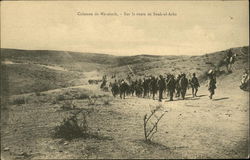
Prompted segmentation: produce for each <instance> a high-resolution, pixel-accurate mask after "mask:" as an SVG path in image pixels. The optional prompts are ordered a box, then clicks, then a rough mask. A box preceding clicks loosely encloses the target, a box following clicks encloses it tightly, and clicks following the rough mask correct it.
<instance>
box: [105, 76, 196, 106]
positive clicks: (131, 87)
mask: <svg viewBox="0 0 250 160" xmlns="http://www.w3.org/2000/svg"><path fill="white" fill-rule="evenodd" d="M109 86H110V87H111V92H112V94H113V96H114V97H116V96H117V95H119V96H120V98H123V99H125V97H126V95H131V96H137V97H142V98H145V97H152V98H153V99H155V96H156V94H157V93H158V95H159V99H158V100H159V101H162V99H163V95H164V93H166V95H167V96H168V97H169V100H170V101H173V98H174V94H175V97H181V98H182V99H185V96H186V91H187V89H188V88H189V86H190V87H191V88H192V95H193V97H195V96H197V92H198V88H199V87H200V84H199V81H198V78H197V77H196V74H195V73H193V77H192V78H191V79H190V80H188V78H187V77H186V74H185V73H182V74H179V75H178V76H177V77H175V76H174V75H173V74H167V76H166V77H163V76H162V75H160V76H159V77H156V76H150V77H144V78H143V79H141V78H140V79H136V80H130V81H129V82H128V81H126V80H124V79H119V80H115V81H114V82H110V85H109Z"/></svg>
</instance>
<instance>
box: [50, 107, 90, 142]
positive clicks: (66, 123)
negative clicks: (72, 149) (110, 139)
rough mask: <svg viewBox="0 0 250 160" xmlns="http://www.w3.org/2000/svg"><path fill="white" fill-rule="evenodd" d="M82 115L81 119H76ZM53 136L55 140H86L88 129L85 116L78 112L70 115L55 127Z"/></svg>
mask: <svg viewBox="0 0 250 160" xmlns="http://www.w3.org/2000/svg"><path fill="white" fill-rule="evenodd" d="M80 113H81V114H82V117H83V118H81V119H78V118H77V117H78V116H79V114H80ZM54 136H55V137H56V138H64V139H69V140H70V139H74V138H79V137H81V138H87V137H89V128H88V123H87V120H86V114H85V113H83V112H81V111H78V112H75V113H72V115H71V116H70V117H68V118H65V119H63V122H62V123H61V124H60V125H58V126H56V127H55V132H54Z"/></svg>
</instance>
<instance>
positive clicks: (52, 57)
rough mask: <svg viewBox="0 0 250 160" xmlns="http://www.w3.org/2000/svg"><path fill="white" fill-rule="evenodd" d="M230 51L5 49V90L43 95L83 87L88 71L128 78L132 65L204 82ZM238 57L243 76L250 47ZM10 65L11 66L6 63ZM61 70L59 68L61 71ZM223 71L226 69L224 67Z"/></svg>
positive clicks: (238, 70)
mask: <svg viewBox="0 0 250 160" xmlns="http://www.w3.org/2000/svg"><path fill="white" fill-rule="evenodd" d="M227 51H228V50H224V51H219V52H215V53H210V54H204V55H202V56H177V55H176V56H154V55H136V56H112V55H107V54H97V53H80V52H68V51H50V50H18V49H3V48H2V49H1V62H2V65H1V66H2V67H1V81H2V84H4V85H2V87H3V88H1V91H2V92H4V93H8V94H10V95H13V94H20V93H29V92H39V91H45V90H49V89H55V88H61V87H68V86H74V85H81V84H83V83H85V82H86V79H88V78H91V77H87V75H88V74H87V72H91V71H96V72H98V73H100V76H101V75H103V74H107V75H108V76H110V75H112V74H116V75H117V77H119V78H125V77H127V75H128V74H130V70H129V68H128V65H129V66H130V68H131V69H132V70H133V72H134V73H135V75H136V76H134V78H138V77H143V76H145V75H146V76H147V75H155V76H158V75H159V74H163V75H164V74H166V73H173V74H178V73H181V72H185V73H187V75H188V76H191V74H192V73H194V72H195V73H196V74H197V76H198V78H199V79H200V80H203V79H204V77H205V73H206V72H207V71H208V70H209V69H211V68H214V66H215V65H216V64H218V63H219V61H220V60H222V59H223V58H224V57H225V55H226V53H227ZM233 52H234V53H236V54H237V59H236V63H235V65H234V67H235V69H234V70H235V72H236V73H234V75H235V76H238V77H239V76H241V74H242V72H243V70H244V68H247V67H248V64H249V63H248V57H249V56H248V53H249V47H248V46H245V47H238V48H233ZM6 62H8V63H6ZM57 68H59V69H57ZM60 69H61V70H60ZM222 70H225V68H223V67H222Z"/></svg>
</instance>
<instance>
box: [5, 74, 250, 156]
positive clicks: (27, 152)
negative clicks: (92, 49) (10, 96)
mask: <svg viewBox="0 0 250 160" xmlns="http://www.w3.org/2000/svg"><path fill="white" fill-rule="evenodd" d="M92 74H93V75H95V76H96V75H97V74H96V72H88V73H87V74H86V75H89V76H93V75H92ZM95 78H96V77H95ZM222 78H224V80H225V81H226V82H227V83H222V79H219V80H218V86H217V90H216V94H215V96H214V99H213V100H210V99H209V98H208V91H207V88H206V86H204V85H203V86H202V87H201V88H200V90H199V92H198V97H195V98H193V97H192V96H191V90H188V94H187V99H186V100H181V99H175V101H172V102H170V101H168V99H164V101H163V102H158V101H157V100H152V99H150V98H145V99H143V98H137V97H131V96H130V97H127V98H126V99H125V100H122V99H120V98H118V97H117V98H112V97H111V95H110V93H103V92H102V91H100V90H99V86H95V85H82V86H75V87H70V88H64V89H57V90H52V91H46V92H41V95H35V94H29V95H28V96H29V97H32V98H30V99H32V100H30V101H29V102H27V103H25V104H21V105H17V104H14V105H9V106H8V109H6V110H3V111H2V113H1V114H2V116H1V118H2V119H1V120H2V126H1V151H2V154H1V158H2V159H30V158H32V159H73V158H82V159H84V158H169V159H171V158H172V159H173V158H174V159H176V158H178V159H180V158H181V159H186V158H246V157H247V155H248V134H249V132H248V129H249V121H248V118H249V108H248V106H249V100H248V96H249V93H248V92H244V91H242V90H240V89H239V87H238V84H237V83H236V80H235V79H234V75H233V74H232V75H229V76H228V77H226V78H225V77H222ZM230 81H232V83H230ZM228 84H231V85H228ZM74 89H89V90H90V92H91V93H92V94H98V95H101V94H109V95H110V97H102V98H99V99H98V101H97V102H96V103H95V104H94V105H88V100H87V99H73V103H74V105H75V106H76V109H79V108H80V109H85V110H88V111H90V114H89V115H88V118H87V121H88V123H89V124H88V125H89V129H90V131H91V132H92V133H97V134H98V136H99V138H89V139H83V138H76V139H73V140H70V141H69V140H64V139H59V138H53V137H52V133H53V129H54V127H55V126H56V125H58V124H60V122H62V120H63V118H64V117H67V116H69V115H70V111H64V110H61V108H60V107H61V106H62V104H64V102H65V101H64V100H62V101H54V99H53V98H52V100H51V99H46V98H48V97H49V98H51V97H56V96H57V95H58V94H60V93H62V92H63V91H67V90H72V93H73V91H74V92H79V90H74ZM22 96H23V95H22ZM165 97H166V96H165ZM107 100H108V104H106V103H104V102H105V101H107ZM157 105H162V106H163V110H166V111H168V112H167V113H166V114H165V116H164V117H163V118H162V119H161V121H160V122H159V126H158V132H157V133H156V134H155V135H154V137H153V139H152V141H151V142H145V141H144V132H143V116H144V115H145V114H149V113H150V111H151V109H152V108H154V107H155V106H157Z"/></svg>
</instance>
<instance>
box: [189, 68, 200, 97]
mask: <svg viewBox="0 0 250 160" xmlns="http://www.w3.org/2000/svg"><path fill="white" fill-rule="evenodd" d="M190 85H191V87H192V94H193V97H196V96H197V92H198V88H199V87H200V84H199V81H198V78H197V77H196V76H195V73H193V77H192V79H191V81H190Z"/></svg>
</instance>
